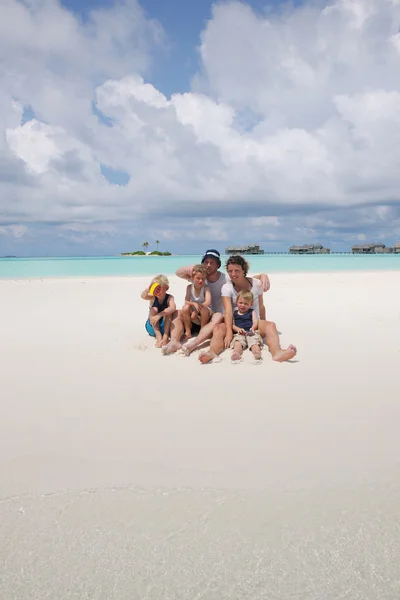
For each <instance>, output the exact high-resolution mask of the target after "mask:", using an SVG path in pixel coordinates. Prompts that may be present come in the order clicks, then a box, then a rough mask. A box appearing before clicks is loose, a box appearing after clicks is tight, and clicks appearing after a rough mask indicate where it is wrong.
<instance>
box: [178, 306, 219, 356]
mask: <svg viewBox="0 0 400 600" xmlns="http://www.w3.org/2000/svg"><path fill="white" fill-rule="evenodd" d="M223 318H224V317H223V315H222V314H221V313H215V314H214V315H213V316H212V317H211V321H210V322H209V323H207V325H204V327H202V328H201V329H200V331H199V335H198V336H197V338H195V339H194V340H191V341H190V342H188V343H187V344H185V345H184V346H182V350H183V351H184V352H185V354H186V356H189V354H190V353H191V352H193V350H195V349H196V348H198V347H199V346H200V345H201V344H202V343H203V342H205V341H206V340H208V339H210V337H211V336H212V335H213V331H214V330H215V328H216V327H217V326H218V325H219V324H220V323H221V321H222V319H223ZM205 362H207V361H205Z"/></svg>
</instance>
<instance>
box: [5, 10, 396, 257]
mask: <svg viewBox="0 0 400 600" xmlns="http://www.w3.org/2000/svg"><path fill="white" fill-rule="evenodd" d="M82 6H84V8H83V9H82ZM399 31H400V0H332V1H330V2H327V1H325V2H323V1H319V0H312V1H310V0H304V1H303V2H301V3H299V2H295V3H291V4H288V3H281V2H278V1H277V0H275V1H274V2H271V0H269V1H268V0H247V1H243V2H236V1H234V2H231V1H224V2H212V1H211V0H195V1H194V0H193V1H190V2H189V1H188V0H168V1H166V0H141V1H139V0H120V1H118V2H114V1H113V0H84V1H83V0H63V1H62V2H59V1H57V0H0V186H1V190H0V255H4V254H16V255H18V256H24V255H33V256H34V255H37V256H43V255H44V256H49V255H53V256H54V255H85V254H103V255H104V254H106V255H107V254H116V253H119V252H121V251H126V250H135V249H138V248H139V247H140V245H141V243H142V242H144V241H148V242H149V244H150V248H154V247H155V244H154V242H155V240H157V239H158V240H160V243H161V244H160V249H165V250H170V251H173V252H182V253H185V252H188V253H190V252H193V253H200V252H201V251H202V250H204V248H205V247H209V246H216V247H217V248H220V249H223V248H224V247H225V246H226V245H228V244H230V243H240V244H245V243H250V242H255V243H259V244H260V245H261V246H262V247H263V248H264V249H265V250H286V249H287V247H288V246H289V245H290V244H291V243H297V244H301V243H306V242H320V243H323V244H325V245H328V246H330V247H331V248H332V249H334V250H342V249H348V248H349V247H350V246H351V244H353V243H357V242H358V241H383V242H384V243H386V244H387V245H390V244H392V243H393V242H396V241H400V200H399V198H400V77H399V72H400V33H399Z"/></svg>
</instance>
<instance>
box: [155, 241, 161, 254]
mask: <svg viewBox="0 0 400 600" xmlns="http://www.w3.org/2000/svg"><path fill="white" fill-rule="evenodd" d="M159 244H160V240H156V246H157V252H158V245H159Z"/></svg>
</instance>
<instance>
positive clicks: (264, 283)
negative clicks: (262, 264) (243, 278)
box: [253, 273, 271, 292]
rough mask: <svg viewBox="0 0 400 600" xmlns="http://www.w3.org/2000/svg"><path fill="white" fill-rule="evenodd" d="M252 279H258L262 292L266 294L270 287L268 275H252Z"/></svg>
mask: <svg viewBox="0 0 400 600" xmlns="http://www.w3.org/2000/svg"><path fill="white" fill-rule="evenodd" d="M253 277H254V279H258V280H259V281H260V282H261V286H262V289H263V292H268V290H269V289H270V287H271V282H270V280H269V277H268V275H266V274H265V273H261V274H260V275H253Z"/></svg>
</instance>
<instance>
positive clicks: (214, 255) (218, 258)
mask: <svg viewBox="0 0 400 600" xmlns="http://www.w3.org/2000/svg"><path fill="white" fill-rule="evenodd" d="M206 258H214V259H215V260H216V261H217V262H218V266H219V267H220V266H221V255H220V253H219V252H218V250H215V249H214V248H210V250H206V251H205V253H204V256H203V258H202V259H201V262H202V263H203V262H204V261H205V260H206Z"/></svg>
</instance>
